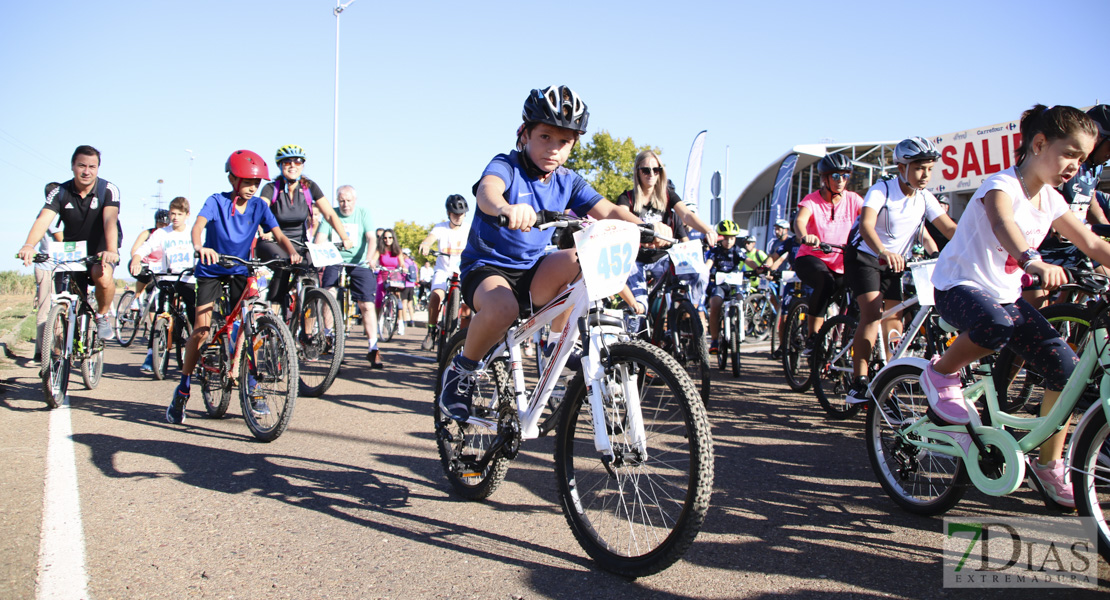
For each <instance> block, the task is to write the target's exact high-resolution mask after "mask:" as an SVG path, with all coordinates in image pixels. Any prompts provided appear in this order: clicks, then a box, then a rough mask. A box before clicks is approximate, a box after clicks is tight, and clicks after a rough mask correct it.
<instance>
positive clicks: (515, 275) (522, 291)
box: [460, 256, 546, 315]
mask: <svg viewBox="0 0 1110 600" xmlns="http://www.w3.org/2000/svg"><path fill="white" fill-rule="evenodd" d="M544 258H546V257H543V256H541V257H540V259H539V260H537V261H536V264H534V265H532V268H530V269H506V268H503V267H494V266H490V265H482V266H479V267H475V268H474V269H472V270H471V271H470V272H469V273H467V274H466V277H465V278H463V280H462V283H461V284H460V287H461V290H462V299H463V302H465V303H466V305H467V306H474V291H475V290H477V289H478V285H479V284H480V283H482V282H483V281H485V280H486V279H487V278H489V277H494V276H496V277H501V278H502V279H504V280H505V281H507V282H508V283H509V288H510V289H512V290H513V295H514V296H516V302H517V304H519V305H520V314H522V315H525V314H528V313H529V312H530V311H531V310H532V297H531V295H530V294H529V291H530V290H531V289H532V279H533V278H534V277H535V276H536V270H537V269H539V268H540V263H542V262H543V259H544Z"/></svg>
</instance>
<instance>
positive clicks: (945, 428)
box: [880, 323, 1110, 496]
mask: <svg viewBox="0 0 1110 600" xmlns="http://www.w3.org/2000/svg"><path fill="white" fill-rule="evenodd" d="M1092 326H1093V324H1092ZM1096 341H1100V343H1101V344H1102V347H1101V348H1097V347H1096ZM901 364H912V365H914V366H915V367H918V368H920V369H924V368H925V366H926V365H927V364H928V363H927V361H926V360H925V359H923V358H915V357H904V358H901V359H898V360H895V361H892V362H891V363H889V364H888V365H887V368H891V367H894V366H897V365H901ZM1100 366H1101V367H1102V368H1103V369H1104V372H1103V375H1102V381H1101V385H1102V389H1103V390H1104V392H1105V391H1106V390H1108V389H1110V372H1106V371H1105V369H1107V368H1110V332H1108V331H1107V328H1106V323H1100V324H1099V327H1098V328H1097V329H1095V330H1094V331H1092V332H1091V333H1090V334H1088V335H1087V336H1086V339H1085V340H1084V342H1083V345H1082V352H1081V354H1080V356H1079V364H1078V365H1076V367H1075V370H1074V371H1073V372H1072V376H1071V378H1070V379H1068V382H1067V384H1066V385H1065V386H1064V389H1063V390H1062V391H1061V392H1060V396H1059V398H1057V400H1056V403H1055V404H1054V405H1053V407H1052V409H1051V410H1050V411H1049V413H1048V414H1047V415H1044V416H1037V417H1034V416H1018V415H1012V414H1009V413H1006V412H1004V411H1002V410H1001V409H1000V408H999V405H998V396H997V392H996V390H995V388H994V380H993V378H992V377H991V368H990V365H989V364H983V365H980V366H979V368H978V370H977V371H976V372H977V373H978V374H979V375H980V377H979V379H978V381H976V382H974V383H972V384H971V385H969V386H967V387H966V388H964V390H963V395H964V400H965V402H974V401H976V400H982V401H983V402H982V404H983V405H985V407H986V418H985V419H984V418H982V417H981V416H980V415H979V413H978V412H977V411H975V410H974V409H972V408H971V407H970V406H969V413H970V415H971V423H970V424H968V425H966V426H958V425H937V424H935V423H933V422H932V421H931V420H930V419H929V418H928V417H927V416H923V417H920V418H918V419H917V420H916V421H914V422H913V423H910V424H908V425H906V424H904V423H895V422H893V421H892V420H891V415H889V414H888V412H887V410H880V415H881V416H882V418H883V419H884V420H885V421H886V422H887V424H888V425H890V426H891V427H892V428H894V429H897V430H899V435H900V436H901V437H902V439H903V441H904V442H905V443H907V444H909V445H913V446H916V447H919V448H923V449H926V450H928V451H931V452H936V453H938V454H945V455H948V456H953V457H956V458H960V459H963V461H964V464H965V465H966V467H967V470H968V475H969V476H970V477H971V481H972V483H974V484H975V487H977V488H978V489H979V490H981V491H982V492H983V493H986V494H990V495H993V496H1003V495H1006V494H1009V493H1011V492H1013V491H1014V490H1016V489H1017V488H1018V487H1019V486H1020V485H1021V483H1022V481H1023V480H1024V478H1025V461H1024V456H1025V455H1026V454H1028V453H1029V452H1030V451H1031V450H1033V449H1035V448H1037V447H1039V446H1040V445H1041V444H1043V443H1044V442H1045V440H1047V439H1048V438H1050V437H1052V436H1053V435H1054V434H1056V432H1058V431H1060V430H1061V428H1063V427H1065V426H1066V425H1067V423H1068V421H1069V419H1070V416H1071V413H1072V411H1073V410H1074V409H1075V406H1076V404H1077V403H1078V402H1079V400H1080V398H1082V396H1083V392H1084V390H1085V389H1086V387H1087V383H1088V381H1090V379H1091V377H1092V376H1093V375H1094V374H1095V372H1096V369H1097V368H1098V367H1100ZM1101 397H1102V398H1101V400H1100V401H1099V402H1097V403H1095V404H1093V405H1092V406H1091V407H1090V408H1089V409H1088V411H1087V412H1088V415H1089V414H1090V412H1091V411H1096V410H1103V411H1105V412H1106V415H1107V417H1108V418H1110V395H1107V394H1106V393H1103V394H1101ZM1088 420H1089V417H1088V416H1086V415H1085V417H1084V419H1081V421H1080V422H1081V423H1084V422H1086V421H1088ZM1007 429H1014V430H1017V431H1024V432H1028V433H1027V434H1026V435H1025V436H1023V437H1021V438H1020V439H1018V438H1016V437H1015V436H1014V435H1012V434H1011V433H1010V432H1009V431H1007ZM1078 433H1079V432H1078V430H1077V432H1076V433H1075V434H1073V435H1072V437H1071V440H1072V443H1074V442H1075V440H1077V439H1078V438H1079V435H1078ZM987 444H989V445H990V446H992V447H993V449H995V450H997V451H998V452H999V454H1000V455H1001V457H1002V459H1003V466H1004V468H1003V469H1002V471H1003V472H1004V476H1003V477H997V476H990V475H987V474H984V472H983V471H982V466H981V465H980V457H981V456H986V455H987V449H986V445H987ZM1068 452H1069V453H1070V452H1071V448H1070V447H1069V449H1068Z"/></svg>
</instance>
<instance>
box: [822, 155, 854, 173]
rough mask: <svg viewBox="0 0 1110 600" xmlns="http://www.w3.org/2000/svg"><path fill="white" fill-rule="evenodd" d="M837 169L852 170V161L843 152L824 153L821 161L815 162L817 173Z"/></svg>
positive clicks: (831, 171)
mask: <svg viewBox="0 0 1110 600" xmlns="http://www.w3.org/2000/svg"><path fill="white" fill-rule="evenodd" d="M837 171H847V172H849V173H850V172H851V171H852V161H851V159H849V158H848V157H847V156H844V155H843V154H826V155H825V157H824V158H822V159H821V162H819V163H817V173H818V174H820V175H826V174H828V173H836V172H837Z"/></svg>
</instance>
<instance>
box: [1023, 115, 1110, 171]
mask: <svg viewBox="0 0 1110 600" xmlns="http://www.w3.org/2000/svg"><path fill="white" fill-rule="evenodd" d="M1038 133H1039V134H1041V135H1043V136H1044V137H1045V139H1047V140H1048V141H1050V142H1051V141H1054V140H1059V139H1063V138H1066V137H1068V136H1072V135H1076V134H1078V133H1086V134H1089V135H1091V136H1092V137H1094V138H1095V139H1098V125H1097V124H1096V123H1095V121H1094V119H1092V118H1091V117H1089V116H1087V115H1086V113H1084V112H1083V111H1081V110H1079V109H1078V108H1073V107H1071V106H1063V105H1057V106H1053V107H1052V108H1049V107H1047V106H1045V105H1043V104H1037V105H1036V106H1034V107H1033V108H1030V109H1029V110H1027V111H1025V112H1024V113H1022V114H1021V145H1020V146H1018V147H1017V148H1016V149H1014V161H1015V162H1016V163H1017V164H1019V165H1020V164H1021V163H1022V162H1024V161H1025V157H1026V156H1027V155H1028V154H1029V149H1030V148H1031V147H1032V145H1033V138H1034V137H1036V136H1037V134H1038Z"/></svg>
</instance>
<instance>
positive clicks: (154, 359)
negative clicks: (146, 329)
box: [150, 317, 173, 381]
mask: <svg viewBox="0 0 1110 600" xmlns="http://www.w3.org/2000/svg"><path fill="white" fill-rule="evenodd" d="M172 343H173V342H172V341H171V340H170V322H169V321H168V320H167V319H163V318H161V317H159V318H158V319H157V320H156V321H155V322H154V330H153V331H151V332H150V352H151V357H150V366H151V371H152V372H153V375H154V378H155V379H157V380H158V381H161V380H163V379H165V378H166V371H167V370H168V369H169V366H170V350H169V348H170V344H172Z"/></svg>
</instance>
